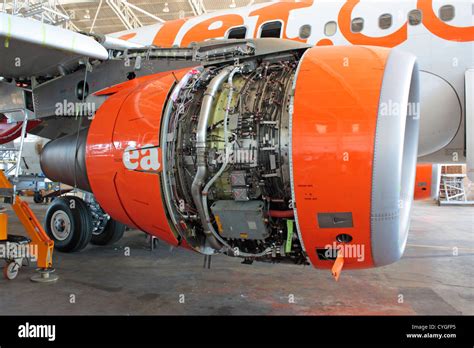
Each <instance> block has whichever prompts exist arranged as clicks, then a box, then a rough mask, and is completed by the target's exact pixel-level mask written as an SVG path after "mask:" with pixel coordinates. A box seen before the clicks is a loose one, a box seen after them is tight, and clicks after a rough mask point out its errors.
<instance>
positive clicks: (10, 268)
mask: <svg viewBox="0 0 474 348" xmlns="http://www.w3.org/2000/svg"><path fill="white" fill-rule="evenodd" d="M19 270H20V265H19V264H17V263H16V262H14V261H13V262H9V263H7V264H6V265H5V266H4V267H3V276H4V277H5V279H8V280H13V279H15V278H16V277H17V275H18V271H19Z"/></svg>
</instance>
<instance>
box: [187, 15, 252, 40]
mask: <svg viewBox="0 0 474 348" xmlns="http://www.w3.org/2000/svg"><path fill="white" fill-rule="evenodd" d="M244 23H245V22H244V19H243V18H242V16H240V15H235V14H231V15H223V16H217V17H213V18H209V19H207V20H205V21H203V22H201V23H198V24H196V25H195V26H194V27H192V28H191V29H189V30H188V32H187V33H186V34H185V35H184V37H183V40H181V44H180V46H182V47H186V46H188V45H189V44H190V43H191V42H201V41H204V40H207V39H215V38H222V37H224V35H225V33H226V32H227V30H229V29H230V28H232V27H238V26H242V25H244ZM213 25H215V28H211V26H213Z"/></svg>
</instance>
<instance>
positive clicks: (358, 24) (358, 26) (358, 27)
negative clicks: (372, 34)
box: [351, 17, 364, 33]
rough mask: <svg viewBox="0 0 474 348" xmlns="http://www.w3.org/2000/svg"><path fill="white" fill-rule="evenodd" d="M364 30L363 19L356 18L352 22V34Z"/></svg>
mask: <svg viewBox="0 0 474 348" xmlns="http://www.w3.org/2000/svg"><path fill="white" fill-rule="evenodd" d="M363 29H364V18H361V17H357V18H354V19H353V20H352V24H351V30H352V32H353V33H360V32H361V31H362V30H363Z"/></svg>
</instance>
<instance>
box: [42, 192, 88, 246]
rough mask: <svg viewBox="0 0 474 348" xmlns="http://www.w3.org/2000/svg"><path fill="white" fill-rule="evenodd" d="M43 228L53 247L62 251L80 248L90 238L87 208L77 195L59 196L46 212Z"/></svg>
mask: <svg viewBox="0 0 474 348" xmlns="http://www.w3.org/2000/svg"><path fill="white" fill-rule="evenodd" d="M44 229H45V231H46V233H47V234H48V236H49V237H50V238H51V239H52V240H53V241H54V247H55V249H57V250H59V251H62V252H74V251H79V250H82V249H84V248H85V247H86V246H87V244H89V242H90V240H91V238H92V217H91V214H90V212H89V208H88V207H87V205H86V203H84V201H83V200H82V199H80V198H78V197H74V196H63V197H59V198H57V199H55V200H54V202H53V203H52V204H51V206H50V207H49V209H48V211H47V212H46V218H45V222H44Z"/></svg>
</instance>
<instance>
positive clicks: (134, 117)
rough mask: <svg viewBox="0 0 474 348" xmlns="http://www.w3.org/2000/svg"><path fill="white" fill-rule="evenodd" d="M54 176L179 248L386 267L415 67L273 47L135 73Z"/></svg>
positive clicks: (56, 154)
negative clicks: (341, 252) (272, 49)
mask: <svg viewBox="0 0 474 348" xmlns="http://www.w3.org/2000/svg"><path fill="white" fill-rule="evenodd" d="M97 95H101V96H106V97H107V100H106V101H105V102H104V103H103V105H102V106H101V107H100V108H99V110H98V111H97V113H96V115H95V117H94V119H93V121H92V123H91V126H90V128H89V129H88V130H86V131H83V132H82V133H81V134H79V135H77V134H74V135H71V136H68V137H65V138H62V139H59V140H56V141H52V142H50V143H49V144H48V145H47V146H46V147H45V149H44V151H43V154H42V167H43V170H44V172H45V174H46V175H47V176H48V177H50V178H51V179H53V180H56V181H61V182H65V183H67V184H70V185H75V186H77V187H79V188H82V189H84V190H87V191H91V192H93V194H94V195H95V198H96V200H97V201H98V202H99V203H100V206H101V207H102V209H104V210H105V211H106V212H107V213H108V214H109V215H110V216H112V217H113V218H114V219H116V220H118V221H120V222H122V223H124V224H127V225H129V226H132V227H135V228H138V229H141V230H143V231H145V232H147V233H149V234H152V235H154V236H156V237H158V238H160V239H162V240H165V241H167V242H168V243H170V244H172V245H175V246H177V245H181V246H184V247H186V248H189V249H193V250H195V251H198V252H201V253H204V254H214V253H224V254H227V255H230V256H238V257H242V258H245V259H246V260H247V261H253V260H259V261H275V262H289V263H294V264H308V263H310V264H312V265H313V266H315V267H317V268H330V267H332V265H333V263H334V260H335V258H336V257H337V255H338V250H340V249H341V248H344V250H345V251H344V258H345V266H344V267H345V268H368V267H375V266H383V265H386V264H389V263H392V262H394V261H396V260H398V259H399V258H400V257H401V255H402V253H403V251H404V248H405V244H406V240H407V233H408V229H409V220H410V219H409V217H410V209H411V202H412V197H413V190H414V178H415V164H416V154H417V143H418V128H419V120H418V114H416V111H417V110H419V108H418V107H414V106H415V105H416V104H417V103H418V71H417V66H416V62H415V58H414V57H413V56H412V55H409V54H406V53H403V52H401V51H398V50H389V49H384V48H376V47H361V46H352V47H314V48H304V49H299V50H290V51H284V52H277V53H275V52H273V53H269V54H263V55H259V56H258V57H257V56H256V57H251V56H250V57H246V58H242V59H236V60H231V61H225V60H224V61H220V62H217V63H214V64H211V63H210V64H207V65H197V66H195V67H194V68H192V69H184V70H179V71H173V72H166V73H160V74H156V75H150V76H146V77H142V78H136V79H134V80H131V81H128V82H126V83H123V84H120V85H117V86H113V87H111V88H108V89H106V90H103V91H101V92H99V93H97Z"/></svg>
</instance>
